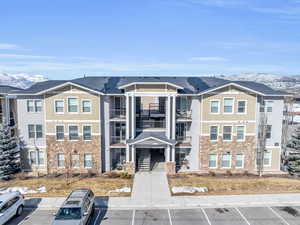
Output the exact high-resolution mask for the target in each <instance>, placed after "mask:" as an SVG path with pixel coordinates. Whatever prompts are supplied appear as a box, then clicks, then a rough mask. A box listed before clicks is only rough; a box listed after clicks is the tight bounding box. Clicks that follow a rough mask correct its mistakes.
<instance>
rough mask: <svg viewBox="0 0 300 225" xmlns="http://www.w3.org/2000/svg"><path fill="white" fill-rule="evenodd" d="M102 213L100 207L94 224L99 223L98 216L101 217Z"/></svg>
mask: <svg viewBox="0 0 300 225" xmlns="http://www.w3.org/2000/svg"><path fill="white" fill-rule="evenodd" d="M100 214H101V210H100V209H99V210H98V215H97V217H96V219H95V220H94V225H96V223H97V221H98V218H99V216H100Z"/></svg>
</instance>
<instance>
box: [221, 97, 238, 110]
mask: <svg viewBox="0 0 300 225" xmlns="http://www.w3.org/2000/svg"><path fill="white" fill-rule="evenodd" d="M225 99H232V111H231V112H225ZM234 104H235V98H234V97H224V98H223V114H234V110H235V107H234Z"/></svg>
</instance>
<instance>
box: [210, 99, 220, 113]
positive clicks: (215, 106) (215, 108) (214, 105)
mask: <svg viewBox="0 0 300 225" xmlns="http://www.w3.org/2000/svg"><path fill="white" fill-rule="evenodd" d="M219 107H220V101H217V100H214V101H211V102H210V112H211V113H219V112H220V109H219Z"/></svg>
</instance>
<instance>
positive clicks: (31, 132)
mask: <svg viewBox="0 0 300 225" xmlns="http://www.w3.org/2000/svg"><path fill="white" fill-rule="evenodd" d="M28 137H29V138H42V137H43V126H42V125H41V124H29V125H28Z"/></svg>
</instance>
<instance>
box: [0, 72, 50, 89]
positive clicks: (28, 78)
mask: <svg viewBox="0 0 300 225" xmlns="http://www.w3.org/2000/svg"><path fill="white" fill-rule="evenodd" d="M46 80H47V78H46V77H45V76H43V75H28V74H25V73H19V74H8V73H1V72H0V85H9V86H13V87H19V88H28V87H30V86H31V85H32V84H34V83H36V82H41V81H46Z"/></svg>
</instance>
